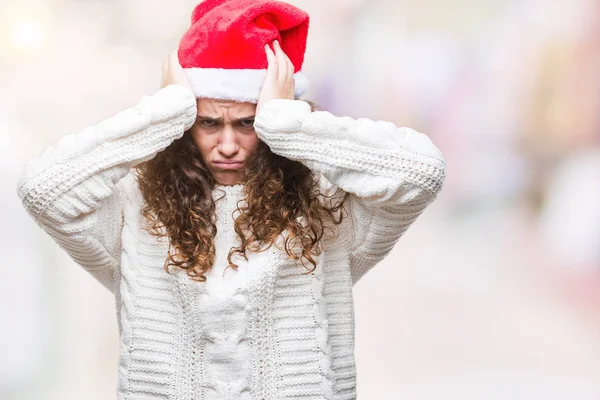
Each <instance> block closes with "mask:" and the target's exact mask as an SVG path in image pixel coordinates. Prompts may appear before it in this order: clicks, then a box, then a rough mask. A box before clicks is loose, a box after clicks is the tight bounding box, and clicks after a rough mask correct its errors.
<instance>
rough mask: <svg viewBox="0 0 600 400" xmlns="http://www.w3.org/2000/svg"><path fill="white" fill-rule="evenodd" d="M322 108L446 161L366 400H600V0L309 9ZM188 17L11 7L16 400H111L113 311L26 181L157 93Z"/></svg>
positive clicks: (372, 302) (1, 113)
mask: <svg viewBox="0 0 600 400" xmlns="http://www.w3.org/2000/svg"><path fill="white" fill-rule="evenodd" d="M291 3H293V4H296V5H298V6H300V7H302V8H304V9H305V10H307V11H308V12H309V13H310V15H311V17H312V19H311V30H310V34H309V42H308V50H307V54H306V62H305V68H304V71H305V73H306V74H307V76H308V77H309V78H310V79H311V82H312V88H311V90H310V91H309V93H308V95H307V98H310V99H312V100H314V101H316V102H317V103H319V104H321V105H322V106H323V107H324V108H326V109H328V110H329V111H331V112H333V113H334V114H336V115H340V116H342V115H348V116H352V117H369V118H372V119H385V120H389V121H392V122H394V123H396V124H398V125H400V126H410V127H413V128H415V129H417V130H419V131H421V132H424V133H426V134H428V135H429V136H430V137H431V138H432V140H433V141H434V142H435V143H436V144H437V145H438V147H440V149H441V150H442V151H443V153H444V155H445V157H446V161H447V180H446V183H445V186H444V189H443V191H442V193H441V195H440V196H439V198H438V200H437V201H436V202H435V203H434V204H433V205H432V206H431V207H430V208H429V209H428V210H427V211H426V212H425V213H424V214H423V215H422V217H421V218H420V219H419V220H417V222H416V223H415V224H414V225H413V226H412V227H411V228H410V229H409V231H408V232H407V233H406V234H405V236H404V237H403V238H402V239H401V240H400V242H399V243H398V245H397V246H396V247H395V248H394V250H393V252H392V253H391V255H390V256H389V257H388V258H387V259H386V260H385V261H384V262H382V263H381V264H379V265H378V266H377V267H375V268H374V269H373V270H372V271H370V272H369V273H368V274H367V275H366V276H365V277H364V278H363V279H362V280H361V281H360V282H359V283H358V284H357V286H356V287H355V289H354V293H355V299H354V301H355V307H356V359H357V373H358V378H357V384H358V394H359V398H361V399H369V400H370V399H384V400H387V399H390V400H394V399H410V400H434V399H435V400H437V399H442V398H443V399H461V400H471V399H472V400H480V399H486V400H487V399H493V400H495V399H501V400H504V399H511V400H513V399H517V400H530V399H544V400H554V399H569V400H570V399H576V400H598V399H600V40H599V38H600V3H598V0H552V1H547V0H455V1H446V0H421V1H409V0H364V1H363V0H326V1H325V0H320V1H317V0H296V1H291ZM195 4H196V1H190V0H102V1H99V0H96V1H94V0H77V1H75V0H43V1H42V0H37V1H35V0H20V1H18V2H17V1H9V0H0V167H1V169H0V182H1V184H2V196H1V197H0V204H1V206H0V213H1V221H2V222H3V223H4V226H5V228H4V229H3V230H2V234H1V235H2V240H1V241H0V250H1V251H2V255H3V259H4V261H3V262H2V265H1V271H2V272H1V273H0V321H1V324H2V329H0V399H3V400H12V399H19V400H21V399H23V400H33V399H35V400H41V399H44V400H45V399H48V400H54V399H60V400H71V399H73V400H75V399H87V400H96V399H98V400H99V399H114V398H115V397H116V369H117V357H118V346H117V344H118V332H117V324H116V317H115V312H114V299H113V296H112V295H111V294H110V293H108V292H107V291H106V290H105V289H103V288H102V287H101V285H100V284H98V283H97V282H95V281H94V280H93V279H92V278H91V277H90V276H89V275H87V273H85V272H84V271H83V270H81V269H80V268H79V267H78V266H77V265H75V264H74V263H73V262H72V261H70V259H69V258H68V257H67V256H66V254H65V253H63V252H62V250H60V249H59V248H58V246H57V245H55V244H54V243H53V242H52V241H51V239H50V238H49V237H48V236H47V235H45V234H44V233H43V232H42V231H41V230H40V229H39V228H38V227H37V225H36V224H35V223H34V222H33V220H31V219H30V218H29V216H28V215H27V214H26V213H25V211H24V210H23V208H22V206H21V205H20V202H19V200H18V198H17V196H16V190H15V189H16V183H17V179H18V176H19V174H20V171H21V168H22V166H23V164H24V162H25V161H26V160H27V159H29V158H31V157H33V156H35V155H38V154H39V153H41V151H42V150H43V149H44V148H45V147H46V146H48V145H50V144H51V143H53V142H55V141H56V140H57V139H58V138H59V137H61V136H62V135H64V134H66V133H70V132H75V131H78V130H80V129H82V128H84V127H86V126H88V125H91V124H94V123H96V122H99V121H100V120H102V119H104V118H106V117H109V116H111V115H113V114H115V113H116V112H118V111H119V110H122V109H124V108H126V107H129V106H132V105H134V104H135V103H136V102H137V101H138V99H139V98H140V97H141V96H142V95H144V94H150V93H152V92H154V91H155V90H157V89H158V86H159V80H160V66H161V63H162V61H163V59H164V58H165V57H166V55H167V54H168V53H169V51H170V50H171V49H173V48H175V47H176V45H177V43H178V40H179V37H180V36H181V35H182V33H183V32H184V31H185V30H186V29H187V27H188V19H189V15H190V13H191V10H192V8H193V6H194V5H195Z"/></svg>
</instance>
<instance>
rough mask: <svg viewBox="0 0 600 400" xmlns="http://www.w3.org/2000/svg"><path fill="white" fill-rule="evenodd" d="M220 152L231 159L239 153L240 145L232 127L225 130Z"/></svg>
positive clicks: (219, 148)
mask: <svg viewBox="0 0 600 400" xmlns="http://www.w3.org/2000/svg"><path fill="white" fill-rule="evenodd" d="M218 150H219V152H220V153H221V154H223V155H224V156H225V157H231V156H233V155H235V154H236V153H237V152H238V150H239V145H238V143H237V136H236V134H235V131H234V130H233V129H232V128H231V127H225V129H223V133H222V135H221V140H220V141H219V146H218Z"/></svg>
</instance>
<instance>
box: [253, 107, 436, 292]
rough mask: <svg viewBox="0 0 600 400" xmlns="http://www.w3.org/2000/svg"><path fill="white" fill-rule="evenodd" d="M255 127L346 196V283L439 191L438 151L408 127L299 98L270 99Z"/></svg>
mask: <svg viewBox="0 0 600 400" xmlns="http://www.w3.org/2000/svg"><path fill="white" fill-rule="evenodd" d="M255 129H256V132H257V134H258V136H259V138H260V139H261V140H263V141H264V142H265V143H266V144H267V145H268V146H269V147H270V149H271V151H273V152H274V153H276V154H278V155H281V156H284V157H286V158H289V159H291V160H295V161H299V162H301V163H303V164H304V165H306V166H307V167H308V168H310V169H311V170H312V171H313V172H315V173H319V174H321V175H322V176H324V177H325V179H326V180H327V181H329V182H330V183H331V184H333V185H334V186H337V187H339V188H341V189H343V190H344V191H345V192H348V193H349V194H350V197H349V198H348V200H347V201H348V207H347V210H349V214H350V218H351V220H352V226H353V232H352V235H351V236H352V242H351V248H350V255H349V257H350V273H351V276H352V283H353V284H355V283H356V282H357V281H358V280H359V279H360V278H361V277H362V276H363V275H364V274H365V273H366V272H367V271H369V270H370V269H371V268H372V267H373V266H375V265H376V264H377V263H378V262H379V261H381V260H382V259H383V258H384V257H385V256H386V255H387V254H388V253H389V252H390V251H391V249H392V248H393V247H394V245H395V244H396V242H397V241H398V239H399V238H400V237H401V236H402V235H403V234H404V232H405V231H406V230H407V229H408V227H409V226H410V225H411V224H412V223H413V222H414V221H415V220H416V218H417V217H418V216H419V215H420V214H421V213H422V212H423V210H424V209H425V208H426V207H427V205H429V204H430V203H431V202H432V201H433V200H434V199H435V198H436V196H437V194H438V193H439V191H440V190H441V188H442V184H443V181H444V177H445V168H446V167H445V160H444V158H443V156H442V153H441V152H440V150H439V149H438V148H437V147H436V146H435V145H434V144H433V143H432V142H431V140H430V139H429V138H428V137H427V136H426V135H424V134H422V133H419V132H417V131H415V130H413V129H411V128H399V127H397V126H395V125H394V124H392V123H390V122H384V121H372V120H370V119H366V118H360V119H352V118H349V117H336V116H334V115H332V114H330V113H328V112H324V111H316V112H311V109H310V105H309V104H308V103H306V102H304V101H301V100H284V99H274V100H270V101H269V102H267V103H266V104H265V105H264V106H263V108H262V109H261V110H260V113H259V115H257V116H256V119H255Z"/></svg>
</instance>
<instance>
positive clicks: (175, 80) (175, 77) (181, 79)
mask: <svg viewBox="0 0 600 400" xmlns="http://www.w3.org/2000/svg"><path fill="white" fill-rule="evenodd" d="M173 84H175V85H181V86H184V87H187V88H188V89H190V91H191V92H193V89H192V85H191V84H190V81H189V79H188V77H187V75H186V73H185V71H184V70H183V68H182V67H181V64H180V63H179V57H178V56H177V49H175V50H173V51H172V52H171V54H169V56H168V57H167V58H166V59H165V61H163V64H162V78H161V80H160V87H161V88H164V87H166V86H168V85H173Z"/></svg>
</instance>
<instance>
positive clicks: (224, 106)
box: [196, 98, 256, 117]
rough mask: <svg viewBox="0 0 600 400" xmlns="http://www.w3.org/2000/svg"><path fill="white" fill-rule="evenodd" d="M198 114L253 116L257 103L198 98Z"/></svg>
mask: <svg viewBox="0 0 600 400" xmlns="http://www.w3.org/2000/svg"><path fill="white" fill-rule="evenodd" d="M196 104H197V106H198V115H206V116H223V115H229V116H246V117H247V116H252V115H254V113H255V111H256V104H253V103H241V102H238V101H232V100H217V99H207V98H198V99H196Z"/></svg>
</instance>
